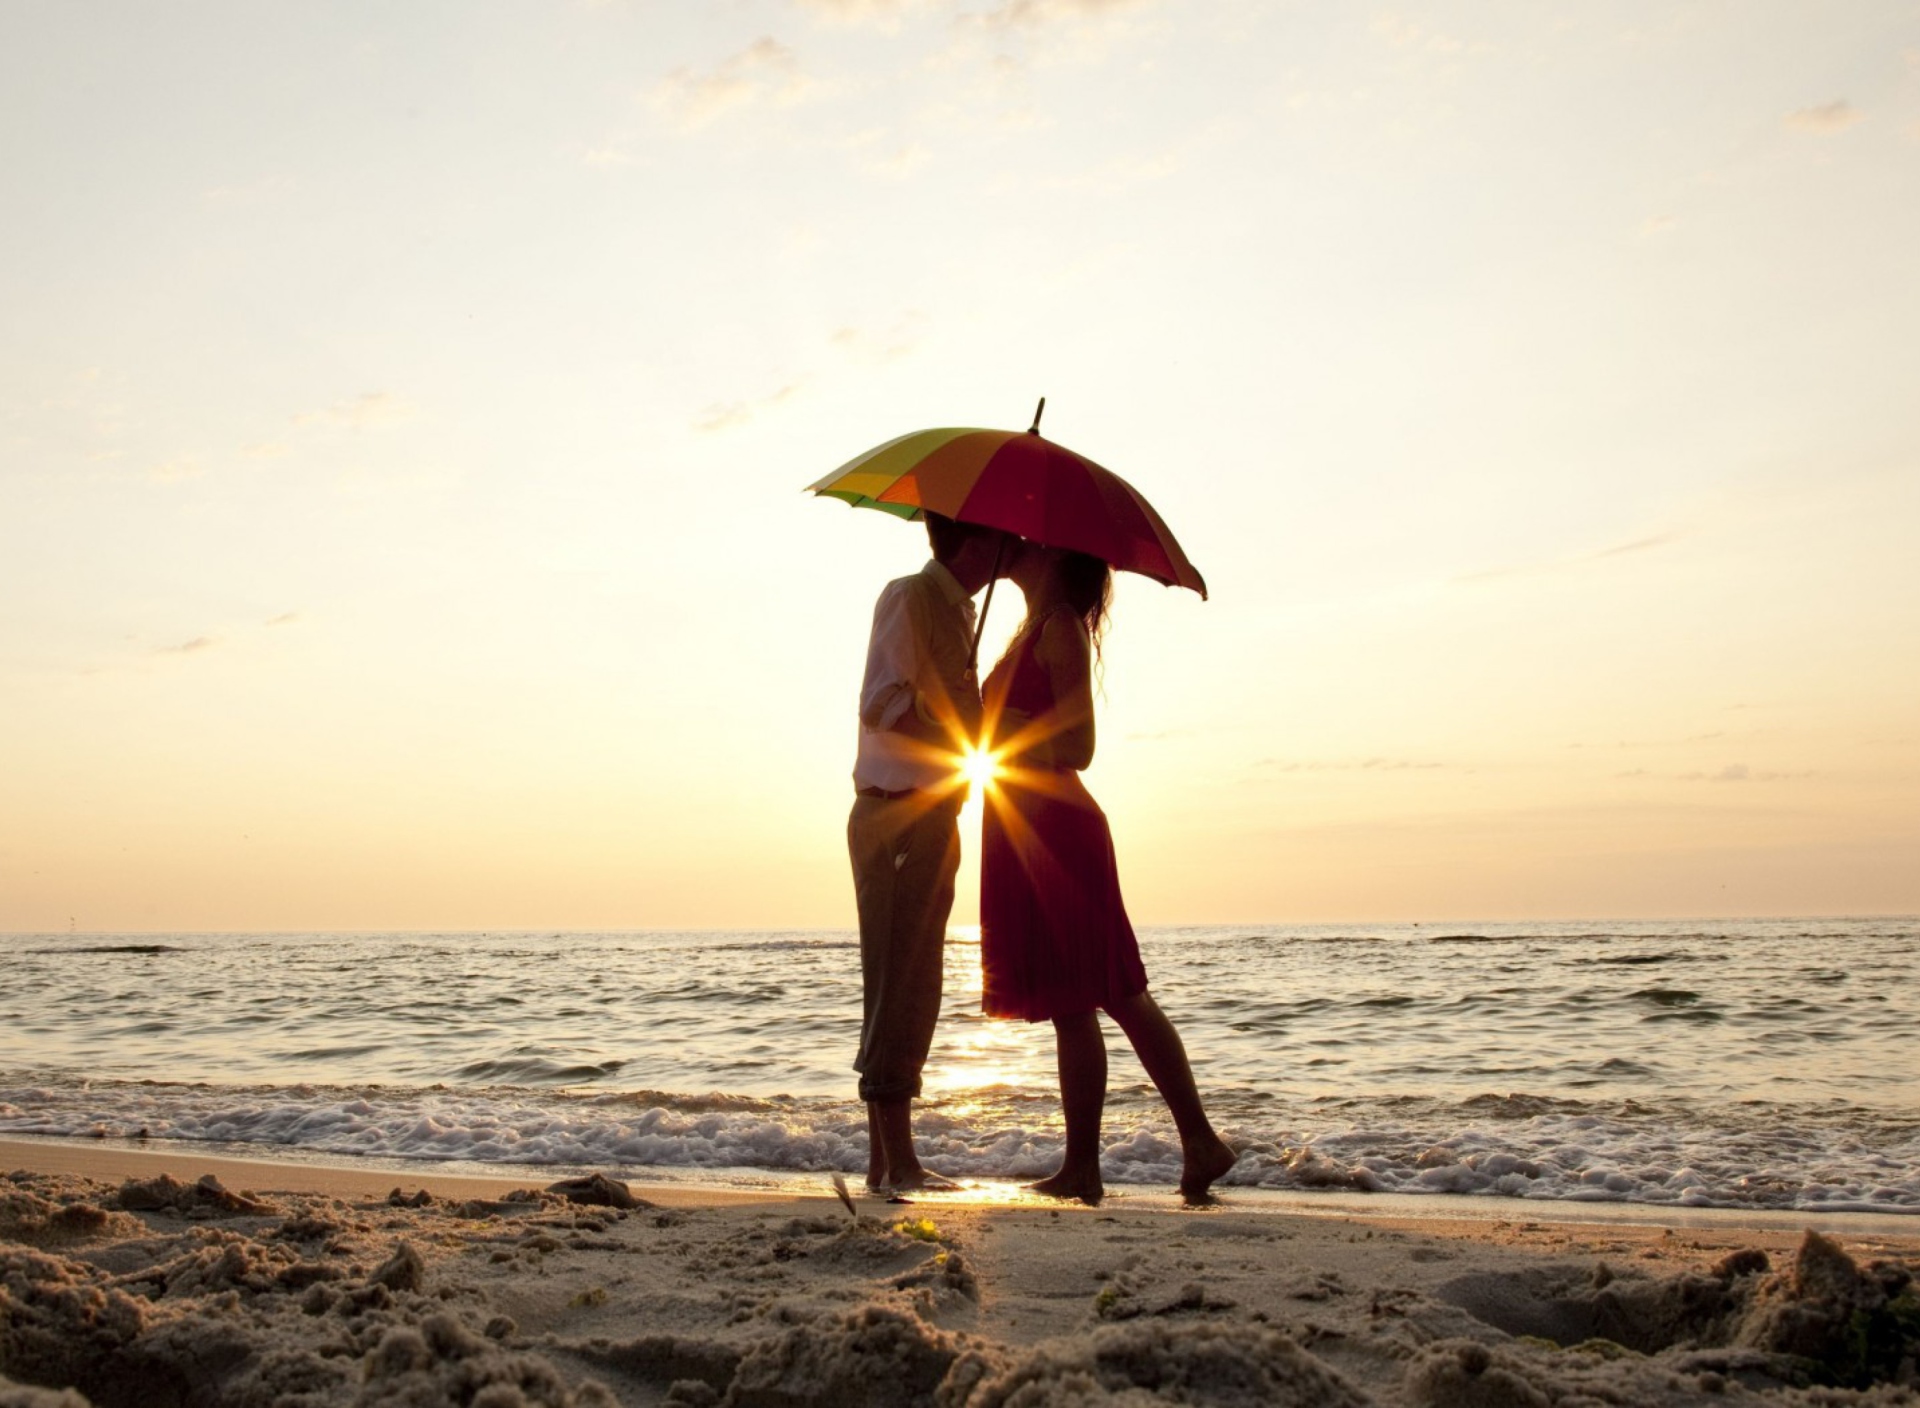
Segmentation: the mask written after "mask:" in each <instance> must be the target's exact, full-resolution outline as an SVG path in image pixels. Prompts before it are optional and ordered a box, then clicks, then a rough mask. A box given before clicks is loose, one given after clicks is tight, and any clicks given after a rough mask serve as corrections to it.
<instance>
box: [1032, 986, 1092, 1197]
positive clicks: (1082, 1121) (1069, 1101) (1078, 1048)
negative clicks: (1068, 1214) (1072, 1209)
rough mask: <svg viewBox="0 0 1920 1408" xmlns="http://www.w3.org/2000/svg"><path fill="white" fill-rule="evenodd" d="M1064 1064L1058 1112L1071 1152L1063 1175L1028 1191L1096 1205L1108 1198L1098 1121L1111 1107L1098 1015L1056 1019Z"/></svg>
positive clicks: (1058, 1046)
mask: <svg viewBox="0 0 1920 1408" xmlns="http://www.w3.org/2000/svg"><path fill="white" fill-rule="evenodd" d="M1053 1036H1054V1042H1055V1045H1056V1051H1057V1054H1058V1058H1059V1062H1060V1107H1061V1111H1062V1113H1064V1114H1065V1116H1066V1120H1067V1148H1066V1153H1065V1154H1064V1156H1063V1157H1062V1158H1061V1160H1060V1171H1059V1172H1058V1173H1056V1174H1054V1175H1053V1177H1051V1178H1043V1179H1041V1180H1040V1181H1039V1182H1038V1183H1034V1184H1029V1185H1028V1186H1029V1187H1031V1188H1032V1189H1033V1191H1034V1192H1036V1193H1045V1194H1046V1195H1047V1196H1048V1197H1052V1198H1078V1199H1079V1200H1080V1201H1081V1202H1083V1203H1098V1202H1099V1201H1100V1199H1101V1198H1102V1197H1104V1196H1105V1195H1106V1185H1105V1184H1104V1183H1102V1182H1101V1179H1100V1115H1101V1112H1102V1110H1104V1109H1105V1107H1106V1103H1107V1043H1106V1038H1104V1037H1103V1036H1101V1034H1100V1014H1099V1013H1097V1012H1076V1013H1074V1014H1073V1015H1072V1016H1071V1017H1055V1018H1054V1019H1053Z"/></svg>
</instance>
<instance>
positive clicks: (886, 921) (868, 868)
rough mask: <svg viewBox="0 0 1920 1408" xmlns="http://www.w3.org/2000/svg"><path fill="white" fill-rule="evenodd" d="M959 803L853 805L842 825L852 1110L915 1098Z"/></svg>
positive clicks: (935, 988) (933, 1006) (937, 982)
mask: <svg viewBox="0 0 1920 1408" xmlns="http://www.w3.org/2000/svg"><path fill="white" fill-rule="evenodd" d="M963 800H964V798H963V795H962V794H960V793H957V792H956V793H955V794H953V795H952V796H950V797H946V798H942V799H940V800H938V801H930V800H929V799H928V798H927V797H926V796H925V795H924V794H922V793H914V794H911V795H909V796H905V797H896V798H887V797H856V798H854V802H853V814H852V815H851V816H849V817H848V818H847V851H848V854H849V855H850V856H851V858H852V861H853V891H854V901H855V904H856V905H857V906H858V909H859V913H860V977H861V984H862V1002H861V1006H862V1021H861V1025H860V1052H859V1054H858V1055H857V1056H856V1057H855V1058H854V1062H853V1068H854V1070H856V1071H858V1072H859V1073H860V1098H861V1099H862V1100H897V1099H910V1098H913V1097H916V1096H918V1095H919V1094H920V1070H921V1068H922V1067H923V1066H925V1065H926V1063H927V1051H928V1049H929V1048H930V1047H931V1046H932V1045H933V1029H934V1025H935V1023H936V1022H937V1021H938V1020H939V1017H940V988H941V967H942V964H943V962H944V960H945V947H946V937H947V916H948V915H949V914H951V913H952V911H953V877H954V874H955V872H957V871H958V870H959V868H960V828H959V825H958V821H959V816H960V805H961V802H962V801H963Z"/></svg>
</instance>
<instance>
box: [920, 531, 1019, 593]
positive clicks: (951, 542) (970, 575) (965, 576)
mask: <svg viewBox="0 0 1920 1408" xmlns="http://www.w3.org/2000/svg"><path fill="white" fill-rule="evenodd" d="M924 517H925V518H926V520H927V542H928V544H929V545H930V546H931V547H932V548H933V557H934V561H936V562H938V563H939V564H940V565H941V566H942V567H944V568H946V569H947V571H949V572H951V573H953V576H954V580H955V581H957V582H959V583H960V585H961V586H963V587H965V588H966V589H967V592H968V594H969V595H971V594H972V593H974V592H977V591H979V590H980V588H982V587H984V586H985V585H986V584H987V583H988V582H989V581H990V580H991V579H992V577H993V575H994V572H995V571H996V570H997V569H996V562H997V563H998V566H999V567H1000V568H1004V567H1005V566H1006V562H1005V561H1004V560H1001V559H1005V558H1010V557H1011V553H1003V552H1002V551H1001V548H1002V546H1003V545H1004V544H1005V543H1006V541H1007V535H1006V534H1005V533H1002V532H1001V531H1000V530H999V529H998V528H983V527H981V526H980V525H979V524H977V523H958V522H955V521H954V520H953V519H951V518H947V517H945V516H943V515H941V514H938V513H927V514H925V515H924Z"/></svg>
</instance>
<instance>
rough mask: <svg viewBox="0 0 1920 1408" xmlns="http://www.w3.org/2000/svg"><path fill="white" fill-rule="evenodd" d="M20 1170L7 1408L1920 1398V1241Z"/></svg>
mask: <svg viewBox="0 0 1920 1408" xmlns="http://www.w3.org/2000/svg"><path fill="white" fill-rule="evenodd" d="M0 1169H11V1170H13V1171H12V1172H10V1173H6V1174H0V1408H9V1405H27V1404H33V1405H55V1404H59V1405H68V1406H69V1408H72V1406H73V1405H80V1404H85V1403H92V1404H96V1405H101V1406H102V1408H117V1405H135V1404H139V1405H155V1404H159V1405H165V1404H221V1405H228V1404H232V1405H267V1404H285V1405H321V1404H393V1405H400V1404H406V1405H438V1404H461V1405H474V1408H510V1405H517V1404H550V1405H605V1404H615V1403H619V1404H649V1405H650V1404H674V1405H700V1404H706V1405H720V1404H726V1405H736V1406H737V1408H772V1406H773V1405H779V1408H789V1406H790V1405H803V1404H831V1405H856V1408H857V1406H858V1405H881V1404H885V1405H895V1404H902V1405H929V1408H1039V1406H1040V1405H1055V1404H1058V1405H1068V1404H1071V1405H1095V1404H1116V1405H1120V1404H1125V1405H1139V1408H1145V1405H1152V1404H1162V1403H1180V1404H1196V1405H1223V1406H1224V1405H1251V1404H1263V1405H1328V1406H1329V1408H1342V1406H1343V1405H1363V1404H1378V1405H1414V1406H1417V1408H1535V1406H1538V1405H1553V1408H1579V1406H1580V1405H1594V1404H1622V1405H1626V1404H1635V1405H1638V1404H1644V1405H1666V1404H1702V1403H1713V1404H1723V1403H1740V1402H1745V1403H1750V1404H1754V1405H1773V1404H1778V1405H1801V1404H1807V1405H1812V1404H1821V1405H1838V1404H1916V1405H1920V1370H1916V1364H1915V1357H1916V1354H1917V1353H1920V1299H1917V1298H1916V1292H1915V1288H1914V1284H1913V1280H1912V1271H1913V1269H1915V1268H1916V1267H1920V1235H1916V1236H1905V1235H1880V1234H1877V1233H1864V1234H1863V1233H1857V1232H1856V1233H1853V1234H1848V1235H1841V1234H1839V1233H1837V1232H1836V1233H1835V1235H1832V1236H1828V1235H1823V1234H1822V1233H1820V1232H1818V1231H1812V1232H1808V1231H1806V1230H1802V1229H1789V1228H1778V1227H1768V1228H1752V1227H1742V1226H1739V1225H1737V1224H1734V1223H1732V1222H1722V1223H1719V1224H1716V1225H1710V1226H1700V1225H1691V1226H1686V1227H1661V1226H1657V1225H1631V1224H1625V1223H1613V1222H1608V1223H1604V1224H1592V1225H1583V1224H1577V1223H1565V1222H1547V1221H1539V1220H1534V1219H1533V1218H1532V1217H1531V1216H1530V1214H1531V1213H1534V1212H1537V1211H1538V1210H1537V1209H1530V1208H1529V1207H1528V1206H1527V1205H1526V1204H1525V1203H1520V1202H1515V1203H1509V1204H1503V1205H1501V1206H1502V1207H1503V1208H1504V1209H1506V1210H1509V1211H1510V1214H1511V1215H1510V1216H1506V1217H1496V1218H1493V1219H1491V1220H1472V1221H1467V1220H1445V1219H1438V1218H1420V1217H1376V1216H1367V1215H1361V1214H1345V1215H1335V1216H1314V1215H1302V1214H1300V1213H1276V1212H1272V1211H1249V1210H1246V1209H1244V1208H1239V1209H1237V1208H1236V1207H1235V1206H1234V1205H1233V1203H1232V1201H1231V1200H1229V1201H1228V1202H1227V1204H1226V1205H1224V1206H1223V1207H1220V1208H1217V1209H1209V1210H1205V1211H1198V1212H1177V1211H1172V1210H1169V1209H1166V1208H1164V1207H1160V1206H1147V1205H1144V1204H1143V1203H1142V1202H1141V1201H1140V1200H1135V1199H1128V1198H1120V1199H1114V1200H1112V1201H1110V1202H1109V1204H1108V1205H1107V1206H1105V1207H1102V1208H1098V1209H1088V1208H1080V1207H1060V1208H1054V1207H1048V1206H1045V1205H1041V1204H1038V1203H1033V1202H1024V1203H1013V1204H1008V1203H1007V1202H1005V1201H1004V1200H1001V1201H983V1200H980V1199H969V1198H967V1197H964V1196H963V1197H957V1198H926V1199H922V1200H919V1201H917V1202H914V1203H912V1204H904V1205H903V1204H890V1203H887V1202H885V1201H882V1200H879V1199H874V1198H865V1199H857V1200H856V1204H855V1208H854V1211H853V1212H851V1213H850V1212H849V1211H848V1210H847V1209H846V1208H845V1207H843V1206H842V1205H841V1203H840V1202H839V1201H838V1200H837V1199H836V1198H835V1197H834V1196H833V1194H832V1192H831V1190H830V1189H829V1187H828V1186H827V1184H826V1183H825V1181H824V1180H823V1181H822V1183H821V1186H820V1195H819V1196H818V1197H805V1198H790V1197H785V1196H780V1197H766V1196H756V1195H744V1196H736V1197H731V1198H727V1197H723V1196H721V1195H718V1194H715V1193H713V1192H711V1191H707V1190H686V1189H678V1190H663V1189H656V1188H652V1187H646V1188H636V1189H632V1190H629V1189H628V1188H627V1187H626V1185H623V1184H617V1183H613V1182H611V1181H609V1180H600V1181H598V1182H588V1181H582V1182H581V1183H579V1184H577V1185H575V1186H572V1187H569V1188H563V1189H561V1190H559V1191H554V1190H552V1189H549V1188H546V1187H541V1186H538V1185H529V1184H528V1183H527V1182H526V1180H524V1179H512V1178H500V1179H495V1178H440V1177H436V1176H433V1175H432V1174H431V1173H423V1174H421V1175H417V1176H396V1175H394V1174H392V1173H384V1172H379V1171H369V1170H365V1169H339V1168H323V1167H316V1166H310V1165H293V1164H288V1165H266V1164H248V1163H233V1162H227V1163H223V1162H221V1161H219V1160H211V1159H204V1158H198V1157H193V1156H187V1155H177V1154H156V1153H135V1152H132V1151H124V1150H118V1149H107V1148H99V1149H75V1148H72V1147H68V1146H61V1145H53V1144H41V1143H37V1142H26V1141H20V1142H10V1143H0ZM636 1194H637V1195H638V1196H637V1197H636V1196H634V1195H636ZM581 1200H585V1201H581ZM629 1203H630V1205H618V1204H629ZM1695 1221H1697V1219H1696V1220H1695ZM1829 1230H1830V1231H1833V1230H1834V1228H1833V1225H1831V1224H1829ZM1917 1231H1920V1229H1917Z"/></svg>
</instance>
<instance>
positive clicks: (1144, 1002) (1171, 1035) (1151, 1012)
mask: <svg viewBox="0 0 1920 1408" xmlns="http://www.w3.org/2000/svg"><path fill="white" fill-rule="evenodd" d="M1107 1015H1108V1016H1110V1017H1112V1018H1113V1020H1114V1021H1116V1022H1118V1023H1119V1024H1120V1030H1121V1031H1123V1032H1125V1033H1126V1035H1127V1040H1128V1041H1129V1042H1131V1043H1132V1044H1133V1049H1134V1053H1135V1054H1136V1055H1137V1056H1139V1058H1140V1064H1141V1065H1142V1066H1144V1067H1146V1071H1147V1078H1148V1079H1149V1080H1151V1081H1152V1082H1153V1084H1154V1087H1155V1088H1156V1089H1157V1090H1159V1092H1160V1098H1161V1099H1163V1100H1165V1101H1166V1102H1167V1108H1168V1109H1169V1110H1170V1111H1172V1112H1173V1123H1174V1127H1175V1128H1176V1129H1178V1130H1179V1131H1180V1154H1181V1168H1180V1195H1181V1196H1182V1197H1183V1198H1185V1199H1186V1200H1187V1201H1188V1202H1190V1203H1204V1202H1208V1201H1211V1199H1212V1194H1210V1193H1209V1192H1208V1191H1207V1190H1208V1189H1209V1188H1211V1187H1212V1186H1213V1182H1214V1180H1215V1179H1217V1178H1219V1177H1220V1176H1221V1175H1222V1174H1224V1173H1225V1172H1226V1171H1227V1170H1228V1169H1230V1168H1232V1167H1233V1165H1234V1163H1235V1161H1236V1159H1237V1157H1238V1156H1237V1155H1235V1153H1234V1152H1233V1150H1231V1149H1229V1148H1228V1147H1227V1145H1226V1143H1225V1141H1223V1140H1222V1139H1221V1138H1220V1136H1219V1135H1218V1134H1215V1133H1214V1131H1213V1123H1212V1121H1210V1120H1208V1118H1207V1111H1206V1107H1205V1106H1203V1105H1202V1104H1201V1103H1200V1092H1199V1090H1198V1089H1197V1088H1196V1087H1195V1085H1194V1083H1193V1067H1192V1066H1191V1065H1190V1064H1189V1063H1188V1061H1187V1048H1186V1045H1185V1043H1183V1042H1182V1041H1181V1040H1180V1033H1179V1032H1178V1031H1176V1030H1174V1026H1173V1023H1172V1022H1170V1021H1168V1020H1167V1014H1166V1013H1164V1012H1162V1011H1161V1010H1160V1004H1159V1003H1157V1002H1155V1001H1154V1000H1153V994H1151V993H1146V992H1140V993H1135V994H1134V995H1133V996H1132V997H1125V998H1121V999H1120V1000H1119V1001H1118V1002H1114V1003H1112V1004H1110V1005H1109V1006H1108V1007H1107Z"/></svg>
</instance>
